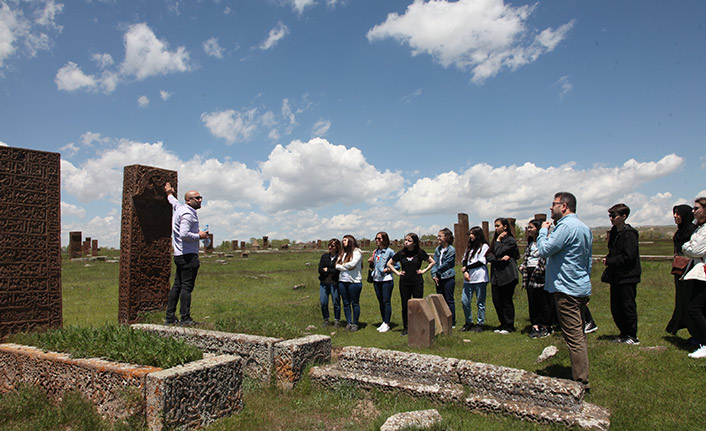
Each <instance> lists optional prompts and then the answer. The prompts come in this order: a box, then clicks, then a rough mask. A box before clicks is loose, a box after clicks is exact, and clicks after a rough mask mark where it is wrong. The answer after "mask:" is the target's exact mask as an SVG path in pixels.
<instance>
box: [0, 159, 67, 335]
mask: <svg viewBox="0 0 706 431" xmlns="http://www.w3.org/2000/svg"><path fill="white" fill-rule="evenodd" d="M60 159H61V155H60V154H59V153H46V152H43V151H35V150H26V149H23V148H12V147H0V202H2V205H0V232H2V234H0V338H3V337H5V336H6V335H8V334H11V333H15V332H19V331H23V330H30V329H35V328H56V327H61V326H62V315H61V213H60V200H61V195H60V193H61V181H60V165H59V163H60Z"/></svg>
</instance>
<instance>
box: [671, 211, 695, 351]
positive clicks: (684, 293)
mask: <svg viewBox="0 0 706 431" xmlns="http://www.w3.org/2000/svg"><path fill="white" fill-rule="evenodd" d="M673 215H674V223H676V224H677V231H676V232H675V233H674V237H673V240H674V262H675V264H676V265H677V266H679V265H678V263H677V262H679V261H682V262H683V263H688V259H689V258H688V257H686V256H684V253H682V250H681V247H682V245H684V243H686V242H687V241H689V239H690V238H691V235H692V234H693V233H694V231H695V230H696V225H695V224H694V213H693V211H692V208H691V207H690V206H689V205H676V206H675V207H674V209H673ZM678 256H679V257H681V259H680V258H679V257H678ZM678 272H679V270H673V271H672V274H674V287H675V295H674V312H673V313H672V318H671V320H670V321H669V323H668V324H667V328H666V330H667V332H669V333H670V334H672V335H676V334H677V332H678V331H679V330H680V329H682V328H687V330H688V331H689V333H690V334H691V336H692V337H693V336H694V334H695V333H696V332H695V330H694V322H693V321H692V319H691V317H689V313H688V312H687V310H686V309H687V307H688V306H689V301H691V294H692V282H691V280H680V278H681V276H682V275H683V274H678Z"/></svg>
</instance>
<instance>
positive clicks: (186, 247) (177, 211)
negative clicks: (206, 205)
mask: <svg viewBox="0 0 706 431" xmlns="http://www.w3.org/2000/svg"><path fill="white" fill-rule="evenodd" d="M164 191H165V192H166V193H167V200H168V201H169V203H170V204H172V208H173V210H174V212H173V214H172V246H173V247H174V263H175V264H176V274H175V275H174V285H173V286H172V289H171V290H170V291H169V299H167V315H166V317H165V319H164V323H165V324H168V325H169V324H174V323H177V322H179V321H177V319H176V316H175V312H176V306H177V302H180V303H181V304H180V307H179V315H180V317H181V321H180V322H179V323H180V324H181V325H182V326H193V325H195V324H196V322H194V320H193V319H192V318H191V292H192V291H193V290H194V283H195V282H196V275H197V274H198V271H199V240H200V239H204V238H207V237H208V232H206V231H202V230H199V217H198V216H197V215H196V210H197V209H199V208H201V201H202V200H203V198H202V197H201V196H200V195H199V192H197V191H195V190H191V191H188V192H186V194H185V195H184V200H185V201H186V204H181V203H179V201H178V200H177V198H175V197H174V188H173V187H172V185H171V184H169V183H166V184H165V185H164Z"/></svg>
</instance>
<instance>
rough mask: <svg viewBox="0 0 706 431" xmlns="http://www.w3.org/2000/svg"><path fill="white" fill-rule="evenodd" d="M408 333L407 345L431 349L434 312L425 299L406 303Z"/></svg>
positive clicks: (411, 300)
mask: <svg viewBox="0 0 706 431" xmlns="http://www.w3.org/2000/svg"><path fill="white" fill-rule="evenodd" d="M407 320H408V322H409V332H408V337H407V343H408V344H409V345H410V346H412V347H431V345H432V344H433V343H434V335H435V334H434V331H435V324H434V312H433V311H432V307H431V306H430V305H429V303H428V302H427V301H426V300H425V299H410V300H409V301H408V302H407Z"/></svg>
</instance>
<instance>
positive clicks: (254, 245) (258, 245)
mask: <svg viewBox="0 0 706 431" xmlns="http://www.w3.org/2000/svg"><path fill="white" fill-rule="evenodd" d="M250 248H252V249H253V250H258V249H259V248H260V243H259V242H257V240H256V239H254V240H252V244H250Z"/></svg>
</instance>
